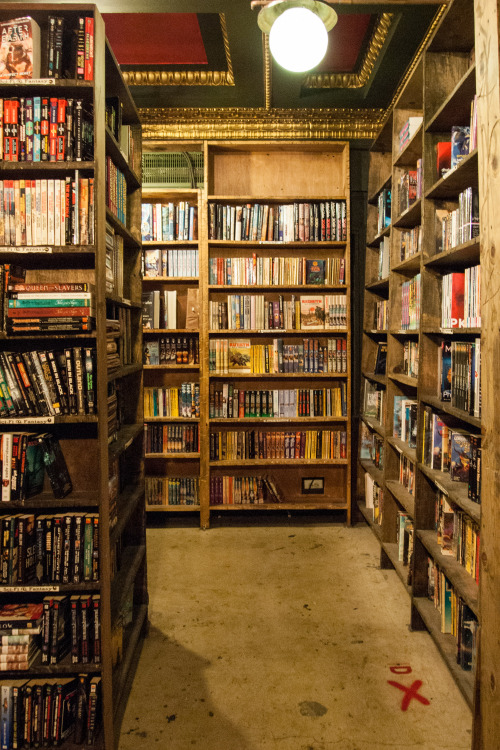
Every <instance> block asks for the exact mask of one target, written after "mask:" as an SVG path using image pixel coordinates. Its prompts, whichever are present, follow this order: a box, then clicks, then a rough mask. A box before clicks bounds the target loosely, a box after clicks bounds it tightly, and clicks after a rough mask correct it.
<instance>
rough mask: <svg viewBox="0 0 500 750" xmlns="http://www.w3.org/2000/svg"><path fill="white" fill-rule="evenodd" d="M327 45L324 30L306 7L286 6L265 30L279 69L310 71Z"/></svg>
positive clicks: (321, 56)
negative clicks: (279, 66) (268, 29)
mask: <svg viewBox="0 0 500 750" xmlns="http://www.w3.org/2000/svg"><path fill="white" fill-rule="evenodd" d="M327 47H328V32H327V30H326V28H325V25H324V23H323V21H322V20H321V18H319V16H317V15H316V14H315V13H313V12H312V11H310V10H308V9H307V8H288V10H285V11H284V13H281V15H279V16H278V18H276V20H275V21H274V23H273V25H272V26H271V30H270V32H269V48H270V50H271V54H272V56H273V57H274V59H275V60H276V62H277V63H278V65H281V67H282V68H285V69H286V70H290V71H292V72H293V73H303V72H304V71H306V70H311V68H314V67H315V66H316V65H318V63H320V62H321V60H322V59H323V57H324V56H325V53H326V50H327Z"/></svg>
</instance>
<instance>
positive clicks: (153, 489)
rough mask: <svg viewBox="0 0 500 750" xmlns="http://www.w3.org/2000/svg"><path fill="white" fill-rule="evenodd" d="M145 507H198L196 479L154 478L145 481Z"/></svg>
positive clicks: (197, 483) (198, 491) (197, 480)
mask: <svg viewBox="0 0 500 750" xmlns="http://www.w3.org/2000/svg"><path fill="white" fill-rule="evenodd" d="M145 485H146V505H199V504H200V482H199V479H198V478H197V477H155V476H149V477H146V479H145Z"/></svg>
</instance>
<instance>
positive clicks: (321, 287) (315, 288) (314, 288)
mask: <svg viewBox="0 0 500 750" xmlns="http://www.w3.org/2000/svg"><path fill="white" fill-rule="evenodd" d="M240 289H244V290H246V291H248V290H249V289H253V290H256V291H267V292H268V291H269V290H271V291H273V292H274V291H275V290H280V289H282V290H285V291H286V290H288V289H290V290H292V291H298V292H329V291H340V292H345V291H346V290H348V289H349V286H348V285H347V284H209V285H208V290H209V291H210V292H231V291H235V290H240Z"/></svg>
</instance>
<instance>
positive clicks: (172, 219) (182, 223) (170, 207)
mask: <svg viewBox="0 0 500 750" xmlns="http://www.w3.org/2000/svg"><path fill="white" fill-rule="evenodd" d="M141 235H142V241H143V242H173V241H175V240H178V241H181V242H185V241H188V242H189V241H192V240H197V239H198V206H197V205H196V204H190V203H189V201H179V203H173V202H170V203H143V204H142V223H141ZM193 275H194V274H193Z"/></svg>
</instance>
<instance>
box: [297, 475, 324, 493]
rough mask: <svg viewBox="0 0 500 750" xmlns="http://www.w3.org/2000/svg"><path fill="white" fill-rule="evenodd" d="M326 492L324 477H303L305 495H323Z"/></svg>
mask: <svg viewBox="0 0 500 750" xmlns="http://www.w3.org/2000/svg"><path fill="white" fill-rule="evenodd" d="M324 492H325V478H324V477H302V494H303V495H323V494H324Z"/></svg>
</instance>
